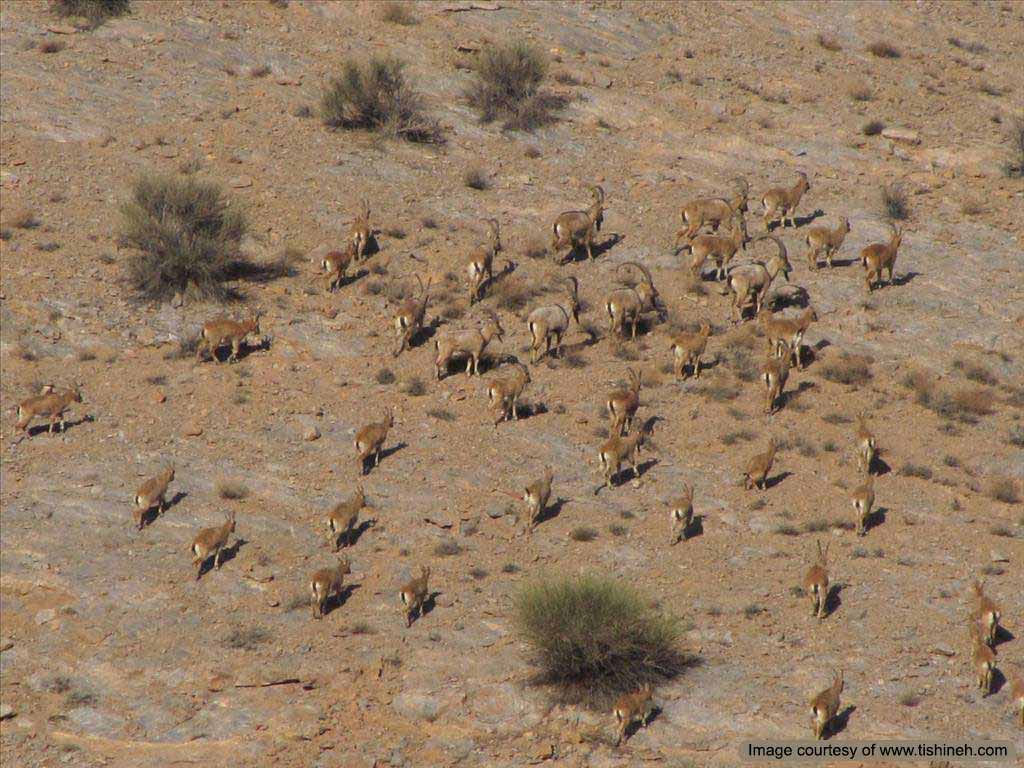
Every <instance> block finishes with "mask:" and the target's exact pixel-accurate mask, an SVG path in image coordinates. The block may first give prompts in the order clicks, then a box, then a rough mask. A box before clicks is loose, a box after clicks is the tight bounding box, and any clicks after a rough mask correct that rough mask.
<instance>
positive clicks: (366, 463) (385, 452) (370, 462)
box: [363, 442, 409, 474]
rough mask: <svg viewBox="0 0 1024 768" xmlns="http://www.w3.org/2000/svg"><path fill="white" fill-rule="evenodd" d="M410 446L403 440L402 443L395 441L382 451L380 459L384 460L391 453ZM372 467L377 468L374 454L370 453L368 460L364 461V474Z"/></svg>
mask: <svg viewBox="0 0 1024 768" xmlns="http://www.w3.org/2000/svg"><path fill="white" fill-rule="evenodd" d="M408 447H409V444H408V443H404V442H402V443H395V444H394V445H392V446H391V447H390V448H384V449H383V450H382V451H381V452H380V460H381V461H384V459H386V458H388V456H390V455H391V454H393V453H398V452H399V451H400V450H402V449H403V448H408ZM372 469H375V467H374V464H373V454H370V455H369V456H367V457H366V461H364V462H363V474H366V473H367V472H369V471H371V470H372Z"/></svg>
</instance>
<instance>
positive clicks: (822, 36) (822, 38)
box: [817, 32, 843, 53]
mask: <svg viewBox="0 0 1024 768" xmlns="http://www.w3.org/2000/svg"><path fill="white" fill-rule="evenodd" d="M817 40H818V45H820V46H821V47H822V48H824V49H825V50H826V51H832V52H833V53H835V52H836V51H841V50H843V46H842V45H840V43H839V40H837V39H836V36H835V35H830V34H828V33H826V32H819V33H818V38H817Z"/></svg>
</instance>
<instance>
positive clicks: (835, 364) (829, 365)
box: [820, 352, 873, 387]
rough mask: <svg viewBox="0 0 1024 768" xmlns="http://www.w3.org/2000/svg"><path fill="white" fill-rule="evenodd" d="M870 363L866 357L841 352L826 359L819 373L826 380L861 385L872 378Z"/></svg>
mask: <svg viewBox="0 0 1024 768" xmlns="http://www.w3.org/2000/svg"><path fill="white" fill-rule="evenodd" d="M870 364H871V359H870V358H868V357H865V356H863V355H854V354H851V353H849V352H842V353H840V354H839V356H838V357H832V358H829V359H828V360H826V361H825V362H824V363H823V364H822V365H821V367H820V374H821V377H822V378H823V379H825V380H826V381H831V382H833V383H836V384H846V385H848V386H856V387H861V386H863V385H865V384H867V383H868V382H869V381H871V379H872V378H873V376H872V373H871V365H870Z"/></svg>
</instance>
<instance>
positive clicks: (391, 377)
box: [373, 368, 395, 384]
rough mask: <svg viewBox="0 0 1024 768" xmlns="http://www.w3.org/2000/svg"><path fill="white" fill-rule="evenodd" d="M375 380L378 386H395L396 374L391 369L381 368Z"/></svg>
mask: <svg viewBox="0 0 1024 768" xmlns="http://www.w3.org/2000/svg"><path fill="white" fill-rule="evenodd" d="M373 380H374V381H376V382H377V383H378V384H394V383H395V373H394V371H392V370H391V369H390V368H380V369H378V371H377V373H376V374H374V377H373Z"/></svg>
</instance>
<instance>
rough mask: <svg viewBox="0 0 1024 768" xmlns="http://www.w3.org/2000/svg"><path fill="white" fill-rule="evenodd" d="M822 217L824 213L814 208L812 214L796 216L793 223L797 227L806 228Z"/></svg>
mask: <svg viewBox="0 0 1024 768" xmlns="http://www.w3.org/2000/svg"><path fill="white" fill-rule="evenodd" d="M824 215H825V212H824V211H823V210H821V208H816V209H815V210H814V212H813V213H808V214H807V215H806V216H797V217H796V218H795V219H794V220H793V221H794V223H795V224H796V225H797V227H806V226H807V225H808V224H810V223H812V222H813V221H814V220H815V219H820V218H821V217H822V216H824Z"/></svg>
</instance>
